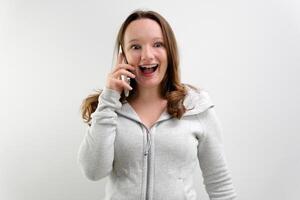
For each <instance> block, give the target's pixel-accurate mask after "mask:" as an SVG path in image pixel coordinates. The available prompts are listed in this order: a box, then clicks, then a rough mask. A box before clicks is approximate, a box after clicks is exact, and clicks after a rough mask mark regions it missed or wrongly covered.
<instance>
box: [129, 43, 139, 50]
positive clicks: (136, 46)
mask: <svg viewBox="0 0 300 200" xmlns="http://www.w3.org/2000/svg"><path fill="white" fill-rule="evenodd" d="M130 48H131V49H134V50H135V49H140V48H141V47H140V45H137V44H133V45H131V46H130Z"/></svg>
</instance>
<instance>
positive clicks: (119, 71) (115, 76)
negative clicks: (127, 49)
mask: <svg viewBox="0 0 300 200" xmlns="http://www.w3.org/2000/svg"><path fill="white" fill-rule="evenodd" d="M128 70H131V71H135V67H133V66H131V65H129V64H125V62H124V56H123V54H122V53H119V55H118V59H117V64H116V66H115V67H114V68H113V70H112V71H111V72H110V73H109V74H108V77H107V80H106V87H107V88H109V89H113V90H116V91H118V92H119V93H120V94H121V93H122V91H123V90H124V89H127V90H132V87H131V86H130V85H129V84H128V83H127V82H126V81H123V80H121V75H125V76H127V77H130V78H135V75H134V74H133V73H131V72H130V71H128Z"/></svg>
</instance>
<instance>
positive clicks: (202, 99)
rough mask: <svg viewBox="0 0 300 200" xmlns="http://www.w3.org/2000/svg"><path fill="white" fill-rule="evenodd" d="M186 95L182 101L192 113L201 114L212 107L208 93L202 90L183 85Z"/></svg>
mask: <svg viewBox="0 0 300 200" xmlns="http://www.w3.org/2000/svg"><path fill="white" fill-rule="evenodd" d="M184 86H185V88H186V90H187V93H186V96H185V99H184V102H183V104H184V106H185V107H186V108H187V109H188V110H189V109H192V110H191V111H192V113H201V112H204V111H205V110H207V109H208V108H211V107H214V106H215V104H214V103H213V101H212V99H211V97H210V94H209V92H208V91H207V90H206V89H204V88H199V87H195V86H192V85H189V84H184Z"/></svg>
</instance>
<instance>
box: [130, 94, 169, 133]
mask: <svg viewBox="0 0 300 200" xmlns="http://www.w3.org/2000/svg"><path fill="white" fill-rule="evenodd" d="M130 105H131V107H133V109H134V110H135V112H136V113H137V114H138V116H139V118H140V120H141V121H142V123H143V124H144V125H145V126H146V127H147V128H151V126H152V125H153V124H154V123H155V122H156V121H157V120H158V119H159V117H160V116H161V114H162V113H163V112H164V110H165V109H166V107H167V100H161V101H159V102H157V103H155V104H153V105H149V106H148V105H143V104H138V103H135V102H131V103H130Z"/></svg>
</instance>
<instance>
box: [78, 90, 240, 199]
mask: <svg viewBox="0 0 300 200" xmlns="http://www.w3.org/2000/svg"><path fill="white" fill-rule="evenodd" d="M183 104H184V105H185V107H186V108H187V109H188V111H186V112H185V113H184V115H183V117H182V118H181V119H180V120H179V119H177V118H174V117H171V115H169V114H168V113H167V111H166V110H165V111H164V112H163V113H162V114H161V116H160V118H159V119H158V120H157V121H156V123H155V124H154V125H153V126H152V127H151V128H150V129H148V128H147V127H146V126H145V125H144V124H143V123H142V121H141V120H140V119H139V117H138V115H137V113H136V112H135V111H134V109H133V108H132V107H131V106H130V104H129V103H127V102H126V103H124V104H122V103H121V102H120V94H119V93H118V92H117V91H115V90H112V89H109V88H104V89H103V91H102V93H101V95H100V96H99V103H98V107H97V109H96V110H95V112H94V113H92V115H91V118H92V120H91V126H90V127H87V131H86V134H85V137H84V139H83V141H82V143H81V145H80V148H79V152H78V163H79V165H80V167H81V170H82V171H83V173H84V174H85V176H86V177H87V178H88V179H90V180H93V181H96V180H99V179H101V178H103V177H106V176H108V182H107V185H106V192H105V200H199V198H198V197H197V196H196V189H197V187H198V186H196V185H195V184H194V181H193V177H194V170H195V167H196V166H197V162H199V164H200V168H201V170H202V175H203V180H204V184H205V188H206V191H207V193H208V195H209V197H210V199H211V200H229V199H235V198H236V192H235V189H234V186H233V183H232V179H231V175H230V172H229V170H228V168H227V165H226V159H225V154H224V150H223V143H222V131H221V130H222V128H221V126H220V123H219V120H218V118H217V116H216V113H215V110H214V104H213V103H212V101H211V99H210V97H209V94H208V92H207V91H205V90H203V89H202V90H197V91H196V90H193V89H191V88H189V87H188V94H187V96H186V97H185V99H184V101H183Z"/></svg>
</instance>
